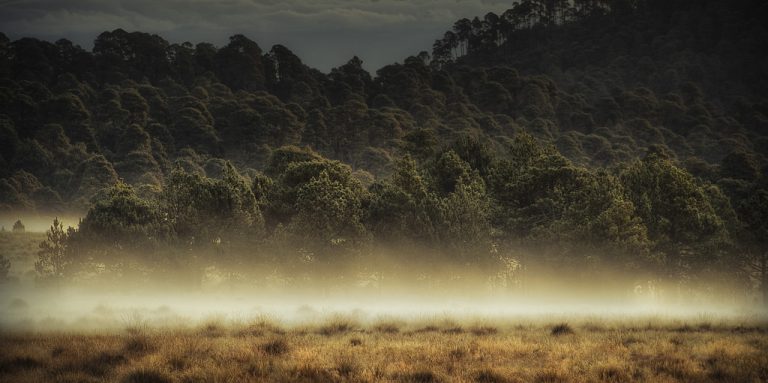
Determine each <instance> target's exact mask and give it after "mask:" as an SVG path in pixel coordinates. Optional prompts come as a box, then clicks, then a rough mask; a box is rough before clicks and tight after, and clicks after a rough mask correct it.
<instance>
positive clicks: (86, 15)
mask: <svg viewBox="0 0 768 383" xmlns="http://www.w3.org/2000/svg"><path fill="white" fill-rule="evenodd" d="M509 5H510V4H509V1H499V0H466V1H460V0H411V1H406V0H313V1H307V0H285V1H279V0H222V1H214V0H189V1H182V0H132V1H128V0H124V1H120V0H74V1H60V0H26V1H17V0H9V1H3V0H0V31H3V32H4V33H6V34H7V35H8V36H9V37H10V38H12V39H16V38H20V37H23V36H30V37H37V38H43V39H48V40H55V39H58V38H62V37H63V38H68V39H70V40H72V41H74V42H75V43H78V44H80V45H82V46H83V47H85V48H90V47H91V46H92V41H93V39H94V38H95V37H96V36H97V35H98V34H99V33H101V32H103V31H105V30H113V29H116V28H123V29H125V30H129V31H133V30H139V31H144V32H151V33H157V34H160V35H161V36H163V37H165V38H166V39H168V40H169V41H171V42H183V41H191V42H199V41H208V42H212V43H214V44H217V45H222V44H225V43H226V41H227V37H228V36H230V35H232V34H235V33H242V34H245V35H247V36H249V37H251V38H252V39H254V40H255V41H257V42H258V43H259V44H260V45H261V46H262V47H263V48H264V49H269V46H271V45H272V44H283V45H286V46H288V47H289V48H291V49H292V50H294V51H295V52H296V53H297V54H299V55H300V57H302V59H303V60H304V61H305V62H307V63H308V64H309V65H312V66H315V67H317V68H319V69H321V70H326V71H327V70H329V69H330V68H331V67H334V66H338V65H340V64H342V63H344V62H345V61H346V60H347V59H349V57H351V55H353V54H357V55H358V56H360V57H361V58H362V59H363V60H365V61H366V62H367V65H366V67H367V68H369V69H376V68H379V67H381V66H383V65H386V64H388V63H391V62H394V61H400V60H402V59H403V58H404V57H406V56H408V55H411V54H415V53H418V51H420V50H429V49H430V48H431V46H432V42H433V41H434V39H436V38H437V37H439V36H440V35H442V33H443V32H444V31H445V30H447V29H448V28H450V27H451V25H452V24H453V22H454V21H456V20H457V19H459V18H462V17H473V16H481V17H482V15H484V14H485V13H487V12H489V11H494V12H502V11H503V10H504V9H506V8H508V7H509Z"/></svg>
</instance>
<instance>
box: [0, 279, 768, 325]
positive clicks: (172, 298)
mask: <svg viewBox="0 0 768 383" xmlns="http://www.w3.org/2000/svg"><path fill="white" fill-rule="evenodd" d="M8 287H9V286H5V288H3V289H2V291H1V292H0V328H2V329H4V330H30V331H49V330H54V331H69V330H71V331H103V330H122V329H125V328H129V327H136V326H149V327H173V328H178V327H193V326H196V325H200V324H202V323H205V322H207V321H211V320H215V321H220V322H226V323H247V322H248V321H251V320H254V319H256V318H265V317H266V318H270V319H271V320H274V321H276V322H279V323H280V324H281V325H283V326H288V327H290V326H302V325H311V324H317V323H321V322H322V321H324V320H326V319H327V318H329V317H333V316H336V315H342V316H345V317H351V318H355V320H356V321H358V322H360V323H366V322H374V321H377V320H381V318H397V319H398V320H404V321H424V320H438V319H445V318H451V319H456V320H476V321H503V322H505V323H507V322H508V323H514V322H519V323H530V322H542V321H544V322H548V323H554V322H556V321H558V320H563V319H565V320H571V321H574V320H575V321H579V320H582V321H583V320H590V319H593V320H596V321H606V320H633V321H635V322H644V321H648V322H650V321H655V320H659V319H660V318H663V319H664V320H680V321H724V322H734V321H736V322H745V321H746V322H761V321H764V320H766V315H765V312H761V311H758V310H757V309H754V308H750V307H748V306H740V307H736V306H727V305H719V306H714V305H707V306H696V305H686V304H684V303H676V304H669V303H656V302H653V301H652V300H648V299H644V298H640V297H638V298H636V299H631V298H630V299H626V300H623V301H622V300H613V301H604V302H601V301H598V300H595V299H590V298H589V297H584V298H583V299H579V300H574V299H570V300H569V301H566V300H558V299H557V298H556V297H554V296H552V297H550V298H549V299H542V298H541V296H539V297H537V298H535V299H534V298H525V297H514V296H512V297H510V296H506V297H500V296H490V295H483V294H480V293H479V292H478V294H476V295H473V294H466V295H465V296H464V297H461V298H452V297H450V296H445V297H438V296H435V295H434V294H432V295H430V296H420V295H419V293H418V292H413V293H412V294H408V295H402V294H401V295H389V294H353V293H349V294H341V293H338V294H334V295H326V294H323V293H318V294H302V295H299V294H291V293H286V294H279V293H272V294H254V293H246V292H228V293H223V292H218V293H213V292H208V293H203V292H199V291H198V292H188V293H184V292H164V291H161V290H158V291H154V292H150V291H146V290H145V291H142V292H139V291H85V290H83V289H79V288H69V287H65V288H52V289H39V288H37V289H30V288H13V287H11V288H8Z"/></svg>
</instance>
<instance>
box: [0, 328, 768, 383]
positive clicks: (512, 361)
mask: <svg viewBox="0 0 768 383" xmlns="http://www.w3.org/2000/svg"><path fill="white" fill-rule="evenodd" d="M766 330H767V329H766V327H765V326H764V325H761V324H757V323H753V324H751V325H744V324H741V325H739V324H737V323H736V322H733V323H713V322H710V321H700V322H696V321H692V322H688V323H685V322H680V321H665V320H648V321H644V320H627V321H622V320H620V319H619V320H617V319H613V320H606V321H604V322H601V321H595V320H580V321H576V322H572V323H571V324H568V323H546V322H518V323H514V321H510V322H508V323H505V322H501V321H499V322H485V323H483V322H478V321H474V322H457V321H452V320H450V319H440V320H432V321H430V320H413V321H410V322H406V321H400V320H380V321H374V322H371V323H368V324H359V323H357V322H355V321H354V320H353V319H349V318H344V317H331V318H329V319H327V320H325V321H323V322H320V323H318V324H314V325H299V326H292V327H287V328H284V327H281V326H280V325H278V324H276V323H275V322H273V321H270V320H257V321H253V322H250V323H223V322H216V321H209V322H206V323H203V324H201V325H199V326H197V327H193V328H177V329H170V328H144V327H132V328H129V329H126V330H124V331H120V332H105V333H87V334H86V333H56V332H37V333H4V334H2V335H0V350H1V351H0V381H3V382H102V381H107V382H126V383H128V382H132V383H133V382H135V383H138V382H262V381H275V382H380V381H383V382H630V381H653V382H765V381H768V332H766Z"/></svg>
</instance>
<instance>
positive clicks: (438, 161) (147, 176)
mask: <svg viewBox="0 0 768 383" xmlns="http://www.w3.org/2000/svg"><path fill="white" fill-rule="evenodd" d="M766 19H768V6H767V5H766V4H765V2H763V1H756V0H737V1H729V2H722V1H715V0H708V1H701V2H695V3H692V2H688V1H654V0H645V1H643V0H635V1H630V0H616V1H597V0H591V1H589V0H587V1H585V0H577V1H573V2H567V1H561V0H537V1H532V0H525V1H521V2H518V3H515V4H514V6H513V7H512V8H511V9H510V10H508V11H506V12H504V13H503V14H501V15H496V14H493V13H489V14H487V15H485V16H481V17H477V18H474V19H471V20H470V19H462V20H459V21H457V22H456V24H455V25H454V26H453V27H452V29H451V30H450V31H448V32H446V33H445V35H444V36H441V37H440V39H438V40H437V41H436V42H435V44H434V46H433V51H432V53H431V54H430V53H427V52H421V53H419V54H418V55H416V56H412V57H408V58H406V59H405V60H404V61H403V62H402V63H397V64H392V65H388V66H385V67H383V68H381V69H379V70H378V71H377V72H376V74H375V75H372V74H370V73H368V72H367V71H365V70H364V69H363V68H362V62H361V60H360V59H358V58H356V57H354V58H352V59H351V60H349V61H348V62H347V63H346V64H344V65H342V66H340V67H338V68H335V69H333V70H332V71H331V72H330V73H328V74H325V73H321V72H319V71H317V70H315V69H312V68H310V67H308V66H306V65H304V64H303V63H302V62H301V60H300V58H298V57H297V56H296V55H294V54H293V53H292V52H291V51H290V50H289V49H288V48H286V47H284V46H280V45H276V46H274V47H272V48H271V49H270V50H269V51H268V52H265V51H263V50H262V49H261V48H260V47H259V45H258V44H257V43H256V42H254V41H252V40H250V39H249V38H247V37H245V36H242V35H235V36H232V37H231V38H230V42H229V44H227V45H226V46H223V47H215V46H213V45H211V44H208V43H199V44H196V45H193V44H191V43H183V44H170V43H169V42H167V41H165V40H164V39H163V38H162V37H160V36H157V35H151V34H147V33H142V32H126V31H123V30H121V29H117V30H114V31H111V32H104V33H102V34H101V35H99V36H98V37H97V38H96V40H95V43H94V46H93V50H92V51H90V52H89V51H87V50H84V49H82V48H81V47H79V46H76V45H74V44H72V43H71V42H69V41H67V40H59V41H57V42H55V43H50V42H45V41H40V40H36V39H32V38H22V39H19V40H16V41H9V40H8V38H6V37H5V36H4V35H0V73H1V75H0V77H2V79H1V80H0V145H2V147H1V149H2V152H1V154H2V155H1V156H0V177H2V178H1V179H0V209H2V210H4V211H7V212H16V211H46V212H69V211H82V212H86V213H85V216H84V218H83V220H82V221H81V222H80V224H79V227H77V228H74V229H71V230H68V231H67V230H65V229H64V228H63V227H60V226H59V223H58V222H56V223H55V225H54V227H53V228H52V232H51V236H52V237H51V238H49V241H48V242H46V245H45V246H48V247H45V246H43V248H42V249H41V258H40V261H39V263H38V265H37V269H38V272H39V274H40V275H41V276H52V277H57V278H58V277H61V278H63V277H66V278H69V277H72V278H74V277H75V276H78V277H80V278H86V276H87V278H95V277H94V275H107V276H108V277H109V278H114V277H115V276H123V275H132V274H131V273H134V274H139V275H143V276H147V275H152V273H153V272H158V271H162V270H167V269H178V268H179V267H180V265H183V267H186V268H190V269H197V270H204V269H206V268H207V267H211V266H214V267H216V268H218V269H219V270H228V271H227V273H228V274H227V275H229V276H230V277H232V276H233V275H240V276H241V277H242V274H243V273H247V271H245V270H247V269H249V268H251V267H252V268H253V269H258V268H259V267H258V265H260V264H266V263H270V262H282V263H284V264H285V270H287V271H285V275H289V276H290V277H286V278H288V279H289V280H291V281H294V282H295V281H298V280H302V278H304V277H302V276H303V275H305V274H306V273H308V272H309V271H308V270H313V269H314V270H316V269H327V270H332V271H333V273H336V274H334V275H344V274H347V273H352V272H350V271H349V270H348V269H347V268H346V267H345V268H341V267H338V264H339V263H340V262H344V264H349V265H355V264H358V263H357V262H358V261H360V260H361V259H363V260H364V259H366V257H373V255H372V254H374V253H377V252H378V251H379V250H374V249H382V248H386V249H390V250H393V252H395V253H397V254H399V256H401V257H403V258H404V259H405V260H406V261H408V262H423V263H429V262H441V263H451V264H457V265H471V266H475V267H477V268H479V269H482V270H484V272H486V273H487V274H488V275H491V280H492V281H494V282H493V283H497V284H500V285H503V286H504V287H505V288H514V286H515V285H516V284H517V283H519V280H518V275H519V273H520V270H521V268H523V266H521V265H524V266H525V267H529V266H531V265H536V266H537V267H540V268H541V269H542V270H551V271H553V272H555V273H558V272H559V273H560V274H568V275H569V277H568V278H570V277H573V276H575V277H576V278H584V279H589V278H593V277H594V276H595V275H597V274H599V272H600V271H604V270H606V269H610V270H615V271H617V272H621V273H626V275H631V276H632V277H631V278H630V279H629V280H626V281H621V282H620V283H621V284H623V285H624V286H625V287H628V288H631V286H635V285H636V284H638V283H646V282H647V281H649V280H655V281H675V284H676V285H677V286H678V287H680V286H682V287H683V288H682V289H678V292H679V291H681V290H686V291H689V290H690V291H708V292H711V291H713V290H718V289H722V290H724V291H726V290H727V291H728V294H731V295H732V296H737V297H742V298H743V297H749V296H753V295H754V293H755V292H756V291H761V292H762V295H763V297H764V298H765V299H768V294H766V293H768V290H767V289H768V184H767V183H766V175H767V174H768V166H766V164H767V158H766V156H767V155H768V130H767V129H768V98H767V96H766V89H768V83H767V82H766V81H767V80H768V73H767V71H768V59H767V58H768V57H767V56H768V44H767V42H768V30H766V28H765V25H764V22H763V20H766ZM137 254H139V255H137ZM417 258H418V259H417ZM360 264H362V263H360ZM244 265H247V266H244ZM531 267H533V266H531ZM350 268H351V269H352V270H356V271H359V269H365V271H366V272H375V271H376V270H370V267H369V266H359V268H358V269H355V267H354V266H350ZM401 271H402V272H404V273H405V272H406V271H405V270H401ZM333 273H332V274H333ZM233 278H234V277H233ZM414 278H416V277H414ZM564 278H566V277H564ZM342 279H343V278H342ZM285 283H289V282H285ZM767 302H768V301H767Z"/></svg>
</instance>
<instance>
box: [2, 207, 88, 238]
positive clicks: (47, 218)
mask: <svg viewBox="0 0 768 383" xmlns="http://www.w3.org/2000/svg"><path fill="white" fill-rule="evenodd" d="M82 216H83V215H82V214H78V213H62V212H38V213H30V212H29V211H19V212H10V213H3V214H0V227H3V228H5V230H6V231H11V230H12V229H13V224H14V223H16V221H19V220H20V221H21V222H22V223H23V224H24V230H25V231H26V232H28V233H45V232H46V230H48V229H50V228H51V222H53V219H54V218H58V219H59V220H60V221H61V222H62V224H63V225H64V227H67V226H72V227H77V224H78V222H80V218H82Z"/></svg>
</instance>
